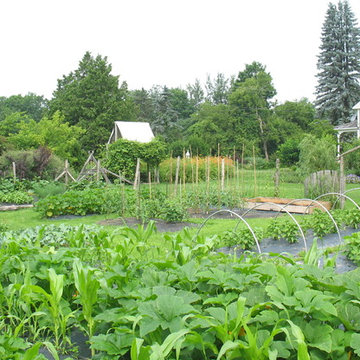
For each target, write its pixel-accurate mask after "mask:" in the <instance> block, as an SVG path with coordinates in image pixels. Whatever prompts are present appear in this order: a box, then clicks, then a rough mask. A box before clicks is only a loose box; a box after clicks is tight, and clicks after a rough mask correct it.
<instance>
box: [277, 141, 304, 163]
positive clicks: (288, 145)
mask: <svg viewBox="0 0 360 360" xmlns="http://www.w3.org/2000/svg"><path fill="white" fill-rule="evenodd" d="M299 155H300V149H299V140H298V139H294V138H290V139H287V140H286V141H285V142H284V143H283V144H281V145H280V146H279V150H278V156H279V159H280V164H282V165H285V166H291V165H295V164H296V163H297V162H298V161H299Z"/></svg>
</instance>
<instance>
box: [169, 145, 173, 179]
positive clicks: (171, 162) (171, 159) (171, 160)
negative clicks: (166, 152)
mask: <svg viewBox="0 0 360 360" xmlns="http://www.w3.org/2000/svg"><path fill="white" fill-rule="evenodd" d="M172 154H173V153H172V151H171V152H170V174H169V175H170V184H172V181H173V178H172V171H173V157H172Z"/></svg>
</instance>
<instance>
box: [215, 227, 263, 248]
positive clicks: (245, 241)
mask: <svg viewBox="0 0 360 360" xmlns="http://www.w3.org/2000/svg"><path fill="white" fill-rule="evenodd" d="M253 231H254V234H255V236H256V238H257V240H258V241H259V242H260V241H261V239H263V237H264V232H263V229H261V228H254V229H253ZM220 242H221V244H223V245H224V246H229V247H233V246H235V247H237V248H240V249H244V250H253V249H254V248H255V246H256V241H255V239H254V235H253V234H252V232H251V231H250V230H249V229H248V228H243V229H240V230H237V231H236V232H234V231H226V232H225V233H224V234H223V235H222V236H221V239H220Z"/></svg>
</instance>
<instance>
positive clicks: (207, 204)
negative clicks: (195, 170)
mask: <svg viewBox="0 0 360 360" xmlns="http://www.w3.org/2000/svg"><path fill="white" fill-rule="evenodd" d="M206 181H207V185H206V207H207V208H209V194H210V156H208V157H207V176H206Z"/></svg>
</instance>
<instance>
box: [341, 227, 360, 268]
mask: <svg viewBox="0 0 360 360" xmlns="http://www.w3.org/2000/svg"><path fill="white" fill-rule="evenodd" d="M344 239H345V244H346V246H345V254H346V256H347V258H348V259H350V260H351V261H353V262H354V263H356V264H357V265H360V232H356V233H353V234H352V235H349V236H345V237H344Z"/></svg>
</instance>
